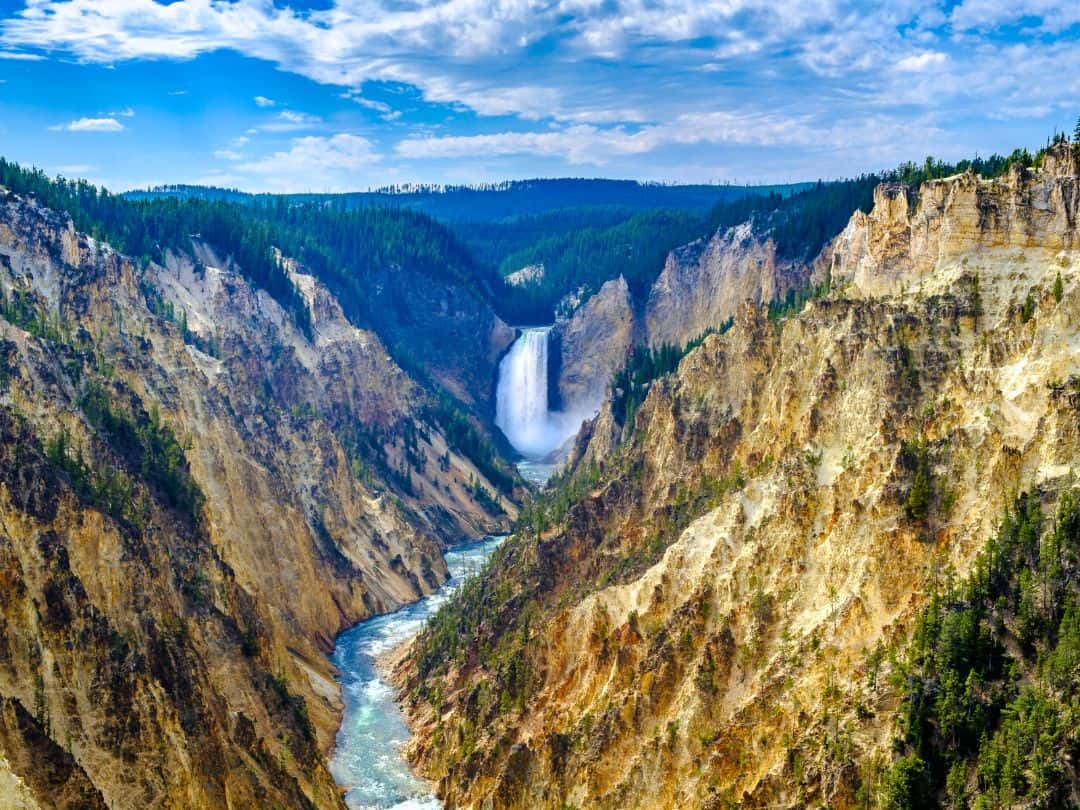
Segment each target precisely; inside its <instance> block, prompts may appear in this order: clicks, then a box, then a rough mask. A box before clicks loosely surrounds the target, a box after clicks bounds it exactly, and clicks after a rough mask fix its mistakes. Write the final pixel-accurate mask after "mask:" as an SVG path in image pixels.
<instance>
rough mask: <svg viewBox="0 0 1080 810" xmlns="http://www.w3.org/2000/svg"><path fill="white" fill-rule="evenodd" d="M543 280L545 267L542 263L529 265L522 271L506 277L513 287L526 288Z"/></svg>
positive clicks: (508, 274)
mask: <svg viewBox="0 0 1080 810" xmlns="http://www.w3.org/2000/svg"><path fill="white" fill-rule="evenodd" d="M543 280H544V265H543V263H542V262H541V263H540V264H527V265H525V266H524V267H522V268H521V269H520V270H515V271H514V272H513V273H507V275H506V283H507V284H509V285H510V286H511V287H524V286H526V285H529V284H533V283H539V282H541V281H543Z"/></svg>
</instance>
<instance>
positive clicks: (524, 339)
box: [495, 326, 595, 484]
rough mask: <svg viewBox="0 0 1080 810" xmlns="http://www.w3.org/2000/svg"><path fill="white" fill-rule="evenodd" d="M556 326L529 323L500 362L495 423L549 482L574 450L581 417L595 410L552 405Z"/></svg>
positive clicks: (526, 469) (532, 475) (540, 479)
mask: <svg viewBox="0 0 1080 810" xmlns="http://www.w3.org/2000/svg"><path fill="white" fill-rule="evenodd" d="M550 331H551V327H550V326H544V327H536V328H532V329H523V330H522V332H521V335H520V336H519V337H518V339H517V340H516V341H515V342H514V345H513V346H511V347H510V351H508V352H507V353H506V356H505V357H503V359H502V362H501V363H499V384H498V387H497V388H496V391H495V425H496V427H498V428H499V429H500V430H501V431H502V432H503V434H504V435H505V436H506V438H507V439H508V440H509V441H510V444H512V445H513V446H514V449H515V450H517V451H518V452H519V453H521V455H522V456H524V461H522V462H519V464H518V469H519V470H520V472H521V474H522V475H523V476H525V478H527V479H529V480H531V481H533V482H534V483H541V484H542V483H544V482H545V481H547V479H548V477H549V476H550V475H551V471H552V470H553V469H554V468H555V466H556V465H557V464H558V463H559V462H560V461H562V459H563V458H565V457H566V455H567V454H568V453H569V450H570V447H569V443H570V440H571V439H572V438H573V437H574V436H575V435H576V434H577V432H578V429H579V428H580V427H581V423H582V422H583V421H585V420H586V419H589V418H591V417H592V416H593V415H594V414H595V409H593V410H592V411H591V412H590V411H589V410H583V411H580V412H574V411H570V412H563V411H550V410H548V333H549V332H550Z"/></svg>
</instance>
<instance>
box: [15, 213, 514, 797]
mask: <svg viewBox="0 0 1080 810" xmlns="http://www.w3.org/2000/svg"><path fill="white" fill-rule="evenodd" d="M292 269H293V274H294V279H296V280H297V282H298V283H299V285H300V287H301V288H302V290H303V291H304V293H305V295H306V297H307V299H308V302H309V306H310V307H311V310H312V313H313V316H314V322H315V328H314V336H313V338H312V339H310V340H309V339H308V338H306V337H305V336H304V335H303V334H302V333H301V332H300V331H299V330H298V329H297V328H296V327H295V326H294V324H293V323H292V321H291V319H290V318H289V317H288V316H287V315H286V313H285V312H284V311H283V310H282V309H281V308H280V307H279V306H278V305H277V304H276V303H275V302H274V301H273V300H272V299H271V298H270V297H269V296H267V295H266V294H265V293H264V292H262V291H258V290H255V289H253V288H252V287H251V286H250V285H249V284H248V283H247V282H246V281H245V280H244V279H243V278H242V277H241V276H240V275H239V274H238V273H237V272H235V269H234V268H232V267H231V266H230V264H229V262H228V261H225V260H222V259H220V258H219V257H217V256H215V255H214V253H213V250H212V248H211V247H210V246H206V245H194V246H193V249H192V253H191V255H190V256H171V257H170V258H169V260H168V261H167V262H166V265H165V266H164V267H159V266H156V265H153V264H151V265H149V266H147V267H143V268H140V267H137V266H135V265H134V264H133V263H132V262H131V261H129V260H128V259H127V258H126V257H124V256H121V255H118V254H117V253H116V252H114V251H112V250H111V249H110V248H109V247H108V246H107V245H104V244H100V243H96V242H94V241H93V240H91V239H89V238H87V237H86V236H84V235H81V234H78V233H76V232H75V230H74V228H73V227H72V224H71V221H70V220H69V219H68V218H67V217H65V216H63V215H61V214H57V213H54V212H51V211H48V210H45V209H42V208H40V207H38V206H37V205H35V204H34V203H33V202H32V201H27V200H23V199H21V198H19V197H17V196H15V195H11V194H7V193H4V197H3V200H2V205H0V290H2V292H3V303H4V305H3V308H2V311H0V315H2V321H0V322H2V324H3V335H4V339H3V342H2V344H0V349H2V355H3V361H4V362H3V372H2V374H0V383H2V384H0V428H2V430H3V434H4V435H3V441H2V442H0V447H2V448H3V452H2V454H0V456H2V457H0V520H2V522H3V538H2V540H0V557H2V560H3V561H2V563H0V576H3V577H4V580H5V586H4V588H3V589H2V590H3V598H2V599H0V621H2V622H3V625H2V628H0V645H2V647H3V649H4V654H3V655H2V656H0V699H2V701H3V702H2V706H0V754H2V756H3V759H4V763H3V764H2V765H0V780H4V781H5V782H6V783H9V784H11V785H12V786H13V790H15V791H17V792H18V794H19V795H20V796H23V800H25V803H26V804H27V806H34V803H37V804H39V805H40V806H42V807H51V806H57V805H61V806H67V805H72V804H75V805H77V806H88V807H92V806H102V807H104V806H109V807H129V806H137V805H148V806H184V807H207V808H209V807H214V808H217V807H225V806H287V807H302V806H318V807H336V806H340V805H341V799H340V796H339V795H338V792H337V789H336V787H335V786H334V784H333V782H332V780H331V778H330V776H329V774H328V772H327V770H326V767H325V762H324V759H323V752H324V751H325V750H326V749H327V748H328V747H329V746H330V745H331V744H332V741H333V733H334V730H335V728H336V723H337V719H338V717H339V713H340V702H339V699H338V696H337V690H336V686H335V684H334V682H333V670H332V667H331V666H330V664H329V662H328V661H327V660H326V658H325V653H326V652H327V651H329V649H330V648H331V646H332V643H333V638H334V636H335V634H336V633H337V632H339V631H340V630H341V629H343V628H345V627H347V626H349V625H350V624H352V623H353V622H355V621H357V620H359V619H361V618H363V617H365V616H369V615H371V614H372V613H373V612H376V611H382V610H387V609H390V608H393V607H395V606H398V605H400V604H402V603H403V602H405V601H408V600H412V599H415V598H416V597H417V596H419V595H421V594H423V593H425V592H428V591H430V590H431V589H432V588H434V587H436V586H437V585H438V584H439V583H440V581H441V580H442V578H443V577H444V576H445V566H444V565H443V562H442V559H441V555H440V553H439V550H440V544H441V543H442V542H445V541H446V540H448V539H456V538H457V537H458V536H460V535H462V534H466V533H469V534H471V533H474V532H478V531H480V530H483V529H491V528H496V527H498V526H500V525H505V523H504V521H506V520H507V519H508V518H509V517H510V516H512V515H513V512H514V507H513V505H512V504H511V503H509V502H508V501H506V500H505V498H502V496H500V495H498V494H497V490H496V488H495V486H494V485H493V484H491V483H490V482H488V481H487V480H486V479H485V478H484V476H483V475H482V474H481V472H480V471H479V470H477V469H476V468H475V467H474V466H473V464H472V463H471V462H470V461H468V460H467V459H466V458H464V457H463V456H461V455H460V454H459V453H458V452H456V451H455V450H454V449H453V448H452V447H450V446H449V444H448V440H447V437H446V436H444V434H443V433H442V432H441V430H440V428H439V427H438V425H437V424H435V423H434V422H433V421H432V419H431V417H430V414H429V413H428V412H427V411H426V410H425V407H424V402H425V397H423V396H421V395H420V392H419V390H418V388H417V386H416V384H415V383H414V382H413V381H412V380H411V379H410V378H409V377H408V376H407V375H406V374H404V373H403V372H402V371H401V370H400V369H399V368H398V367H397V366H396V365H394V363H393V362H392V361H391V360H390V359H389V358H388V356H387V352H386V350H385V348H384V347H383V345H382V344H381V342H380V341H379V340H378V338H377V337H375V336H374V335H373V334H371V333H368V332H364V331H362V330H358V329H355V328H353V327H352V326H351V325H350V324H349V323H348V322H347V321H346V320H345V319H344V318H343V317H342V315H341V311H340V308H339V307H338V306H337V304H336V302H334V300H333V299H332V298H331V297H330V296H329V295H328V294H327V292H326V291H325V289H322V288H321V287H320V286H319V285H318V284H317V283H316V282H315V281H314V279H312V278H310V277H307V276H305V275H303V272H302V268H297V267H295V266H293V268H292ZM477 482H479V484H477ZM478 486H479V487H482V488H484V489H486V491H487V493H488V495H489V497H487V498H480V499H479V500H478V499H477V498H476V491H477V487H478ZM493 510H494V511H493Z"/></svg>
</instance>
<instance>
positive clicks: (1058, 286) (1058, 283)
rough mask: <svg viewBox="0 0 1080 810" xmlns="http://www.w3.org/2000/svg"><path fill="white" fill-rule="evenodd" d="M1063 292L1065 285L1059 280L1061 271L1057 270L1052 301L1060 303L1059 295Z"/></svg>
mask: <svg viewBox="0 0 1080 810" xmlns="http://www.w3.org/2000/svg"><path fill="white" fill-rule="evenodd" d="M1064 294H1065V285H1064V284H1062V282H1061V271H1060V270H1058V274H1057V278H1055V279H1054V301H1055V302H1057V303H1059V304H1060V303H1061V297H1062V296H1063V295H1064Z"/></svg>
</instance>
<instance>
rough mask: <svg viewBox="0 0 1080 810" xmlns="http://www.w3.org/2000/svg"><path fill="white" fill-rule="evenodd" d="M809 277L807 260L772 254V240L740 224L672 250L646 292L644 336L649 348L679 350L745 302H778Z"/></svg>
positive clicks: (720, 322) (746, 225)
mask: <svg viewBox="0 0 1080 810" xmlns="http://www.w3.org/2000/svg"><path fill="white" fill-rule="evenodd" d="M809 277H810V267H809V266H808V264H807V263H806V262H801V261H793V260H785V259H782V258H780V257H779V256H777V253H776V245H775V243H774V242H773V241H772V239H770V238H768V237H762V236H761V235H760V234H758V233H756V232H755V229H754V223H753V222H752V221H751V222H744V223H743V224H741V225H738V226H736V227H734V228H728V229H726V230H720V231H718V232H717V233H716V234H714V235H713V237H712V238H711V239H709V240H698V241H697V242H692V243H690V244H689V245H686V246H684V247H681V248H679V249H678V250H675V251H672V253H671V254H670V255H669V256H668V259H667V262H666V263H665V265H664V269H663V271H662V272H661V273H660V276H659V277H658V278H657V279H656V282H655V283H654V284H653V286H652V288H651V289H650V291H649V297H648V300H647V302H646V305H645V317H644V320H645V328H644V334H645V335H646V337H647V340H648V342H649V344H650V345H652V346H659V345H661V344H665V343H667V344H670V345H674V346H684V345H686V344H687V343H688V342H690V341H691V340H693V339H694V338H697V337H700V336H701V335H703V334H704V333H705V332H706V331H708V330H710V329H718V328H719V327H720V326H721V325H722V324H723V323H724V322H725V321H727V320H728V319H730V318H731V317H733V316H734V315H735V312H736V310H737V309H738V308H739V307H740V306H741V305H742V304H743V302H745V301H752V302H754V303H755V304H764V303H768V302H769V301H773V300H777V299H782V298H783V297H784V296H786V295H787V294H788V292H789V291H791V290H797V289H799V288H800V287H802V286H804V285H805V284H806V283H807V281H808V280H809Z"/></svg>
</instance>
